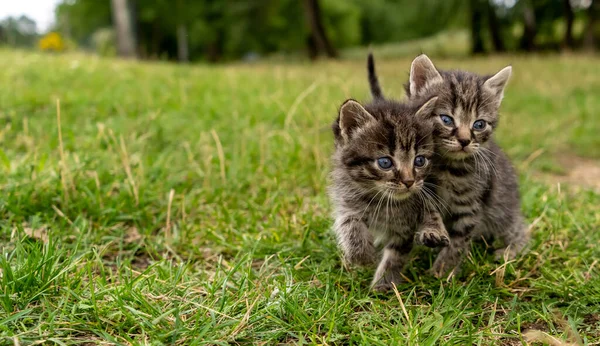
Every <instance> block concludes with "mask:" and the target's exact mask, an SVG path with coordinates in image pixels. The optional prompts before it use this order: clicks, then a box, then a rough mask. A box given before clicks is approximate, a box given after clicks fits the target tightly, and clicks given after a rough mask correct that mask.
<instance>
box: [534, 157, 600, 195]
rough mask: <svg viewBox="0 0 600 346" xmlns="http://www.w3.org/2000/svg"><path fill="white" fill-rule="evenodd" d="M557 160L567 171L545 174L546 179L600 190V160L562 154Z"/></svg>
mask: <svg viewBox="0 0 600 346" xmlns="http://www.w3.org/2000/svg"><path fill="white" fill-rule="evenodd" d="M557 161H558V163H559V164H560V165H561V166H562V168H563V169H564V170H565V172H566V173H565V174H544V175H543V176H544V178H545V179H547V180H549V181H551V182H553V183H561V184H563V183H564V184H568V185H572V186H579V187H583V188H586V189H592V190H595V191H597V192H600V161H597V160H592V159H588V158H584V157H580V156H576V155H561V156H559V157H557Z"/></svg>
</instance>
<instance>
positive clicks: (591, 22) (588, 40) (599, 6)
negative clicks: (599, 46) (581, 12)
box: [583, 0, 600, 51]
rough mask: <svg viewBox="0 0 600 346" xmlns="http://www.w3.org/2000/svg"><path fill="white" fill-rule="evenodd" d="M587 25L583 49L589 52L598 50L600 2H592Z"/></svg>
mask: <svg viewBox="0 0 600 346" xmlns="http://www.w3.org/2000/svg"><path fill="white" fill-rule="evenodd" d="M586 12H587V17H588V18H587V23H586V25H585V32H584V33H583V47H584V48H585V50H587V51H594V50H596V43H597V40H596V31H597V30H598V23H600V22H598V13H599V12H600V0H592V3H591V5H590V7H588V9H587V11H586Z"/></svg>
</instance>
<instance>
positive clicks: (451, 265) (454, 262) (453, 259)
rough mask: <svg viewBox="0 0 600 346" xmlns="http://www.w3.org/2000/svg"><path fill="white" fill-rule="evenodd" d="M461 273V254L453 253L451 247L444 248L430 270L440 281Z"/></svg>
mask: <svg viewBox="0 0 600 346" xmlns="http://www.w3.org/2000/svg"><path fill="white" fill-rule="evenodd" d="M459 272H460V254H459V253H456V252H455V251H451V250H450V248H449V247H446V248H443V249H442V251H440V253H439V254H438V257H437V258H436V259H435V261H434V262H433V266H432V267H431V269H429V273H430V274H431V275H433V276H435V277H436V278H438V279H441V278H448V279H451V278H452V277H454V276H456V275H458V274H459Z"/></svg>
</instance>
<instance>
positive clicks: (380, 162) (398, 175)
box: [330, 97, 448, 291]
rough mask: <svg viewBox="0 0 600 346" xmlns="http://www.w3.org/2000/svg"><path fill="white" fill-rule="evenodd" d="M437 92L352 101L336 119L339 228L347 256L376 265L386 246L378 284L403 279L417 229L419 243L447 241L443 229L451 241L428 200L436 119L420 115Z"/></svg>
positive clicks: (384, 287)
mask: <svg viewBox="0 0 600 346" xmlns="http://www.w3.org/2000/svg"><path fill="white" fill-rule="evenodd" d="M436 99H437V98H436V97H433V98H430V99H428V100H427V101H426V102H424V103H423V104H421V105H418V106H416V107H411V106H408V105H406V104H401V103H398V102H395V101H390V100H382V99H375V100H374V102H373V103H371V104H368V105H365V106H364V107H363V106H362V105H361V104H360V103H358V102H357V101H354V100H347V101H346V102H345V103H344V104H343V105H342V106H341V108H340V110H339V115H338V117H337V120H336V121H335V122H334V123H333V125H332V129H333V133H334V136H335V153H334V155H333V170H332V174H331V178H332V184H331V186H330V195H331V200H332V203H333V205H334V216H335V223H334V226H333V227H334V230H335V233H336V235H337V238H338V243H339V246H340V248H341V250H342V251H343V254H344V260H345V262H346V263H349V264H358V265H370V264H372V263H373V262H374V261H375V257H376V250H375V246H376V245H382V246H383V255H382V258H381V261H380V263H379V266H378V267H377V270H376V272H375V276H374V278H373V282H372V287H373V289H374V290H376V291H388V290H390V289H391V288H392V284H398V283H399V282H401V279H402V276H401V273H402V270H403V268H404V266H405V264H406V263H407V261H408V258H409V257H408V255H409V252H410V250H411V249H412V246H413V243H414V240H415V239H414V237H415V233H416V231H417V229H419V234H420V238H419V239H416V240H417V242H426V241H433V242H443V240H440V239H439V235H440V234H445V235H446V238H445V240H446V243H447V242H448V236H447V232H446V231H445V229H444V225H443V222H442V219H441V216H440V215H439V214H438V213H436V212H433V208H432V207H431V206H430V205H429V204H428V202H427V200H428V198H429V196H428V193H430V192H429V190H428V188H427V187H426V186H425V178H426V177H427V176H428V174H430V172H431V169H432V167H433V165H432V163H431V161H430V160H431V158H432V156H433V154H434V152H433V145H434V144H433V138H432V127H431V125H429V124H428V123H426V122H423V121H420V120H419V119H420V118H421V117H425V116H426V115H427V114H430V113H431V112H432V111H433V107H434V105H435V102H436ZM431 237H433V239H430V238H431Z"/></svg>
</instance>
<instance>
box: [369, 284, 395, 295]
mask: <svg viewBox="0 0 600 346" xmlns="http://www.w3.org/2000/svg"><path fill="white" fill-rule="evenodd" d="M372 290H373V292H375V293H387V292H390V291H393V290H394V286H393V285H392V283H391V282H382V283H379V284H376V285H375V286H373V287H372Z"/></svg>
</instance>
